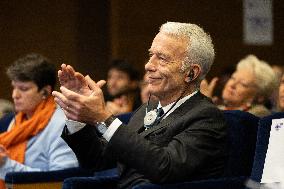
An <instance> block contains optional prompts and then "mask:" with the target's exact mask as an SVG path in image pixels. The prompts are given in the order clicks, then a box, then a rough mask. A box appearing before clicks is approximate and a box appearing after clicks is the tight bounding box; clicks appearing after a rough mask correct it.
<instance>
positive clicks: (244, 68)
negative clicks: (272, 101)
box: [222, 55, 277, 117]
mask: <svg viewBox="0 0 284 189" xmlns="http://www.w3.org/2000/svg"><path fill="white" fill-rule="evenodd" d="M264 73H265V74H264ZM276 88H277V78H276V75H275V72H274V71H273V70H272V68H271V67H270V66H269V64H267V63H266V62H264V61H262V60H259V59H258V58H257V57H256V56H254V55H248V56H247V57H246V58H244V59H242V60H241V61H240V62H239V63H238V64H237V69H236V71H235V72H234V73H233V74H232V76H231V78H230V79H229V80H228V81H227V83H226V85H225V87H224V90H223V94H222V97H223V101H224V106H223V107H222V108H223V109H231V110H234V109H235V110H243V111H248V112H250V113H252V114H254V115H256V116H259V117H263V116H266V115H269V114H271V111H270V110H269V109H268V108H267V107H265V106H264V103H265V102H266V100H268V99H269V97H270V95H271V94H272V93H273V91H274V90H276Z"/></svg>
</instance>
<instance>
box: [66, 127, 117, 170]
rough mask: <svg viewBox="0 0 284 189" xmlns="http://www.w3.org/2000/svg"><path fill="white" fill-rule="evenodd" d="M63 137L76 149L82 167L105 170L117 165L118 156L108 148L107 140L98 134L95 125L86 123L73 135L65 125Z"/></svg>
mask: <svg viewBox="0 0 284 189" xmlns="http://www.w3.org/2000/svg"><path fill="white" fill-rule="evenodd" d="M61 137H62V138H63V139H64V140H65V142H66V143H67V144H68V145H69V146H70V148H71V149H72V150H73V151H74V153H75V154H76V156H77V159H78V161H79V163H80V166H81V167H83V168H86V169H93V170H103V169H108V168H113V167H114V166H115V165H116V156H115V155H114V154H112V152H111V151H109V150H108V148H107V145H106V144H107V141H106V140H105V139H103V138H102V137H99V136H98V134H97V132H96V129H95V127H94V126H91V125H86V126H85V127H84V128H83V129H81V130H80V131H78V132H76V133H74V134H72V135H69V134H68V129H67V127H66V126H65V128H64V130H63V133H62V135H61Z"/></svg>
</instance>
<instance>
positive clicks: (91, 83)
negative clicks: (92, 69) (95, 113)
mask: <svg viewBox="0 0 284 189" xmlns="http://www.w3.org/2000/svg"><path fill="white" fill-rule="evenodd" d="M85 79H86V80H87V83H88V85H89V87H90V89H92V90H96V89H97V88H102V87H103V86H104V85H105V84H106V81H105V80H100V81H98V82H97V83H96V82H95V81H94V80H92V78H91V77H90V76H89V75H87V76H86V77H85Z"/></svg>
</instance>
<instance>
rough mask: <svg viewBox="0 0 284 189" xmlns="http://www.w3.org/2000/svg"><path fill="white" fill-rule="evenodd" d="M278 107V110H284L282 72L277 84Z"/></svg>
mask: <svg viewBox="0 0 284 189" xmlns="http://www.w3.org/2000/svg"><path fill="white" fill-rule="evenodd" d="M278 99H279V100H278V107H279V110H280V111H282V112H283V111H284V74H282V77H281V80H280V86H279V95H278Z"/></svg>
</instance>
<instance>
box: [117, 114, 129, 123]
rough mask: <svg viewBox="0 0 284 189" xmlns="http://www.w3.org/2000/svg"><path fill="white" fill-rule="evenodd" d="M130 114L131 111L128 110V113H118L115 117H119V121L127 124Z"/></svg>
mask: <svg viewBox="0 0 284 189" xmlns="http://www.w3.org/2000/svg"><path fill="white" fill-rule="evenodd" d="M132 114H133V112H129V113H124V114H119V115H117V116H116V117H117V118H119V119H120V121H122V123H124V124H128V122H129V120H130V118H131V116H132Z"/></svg>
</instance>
